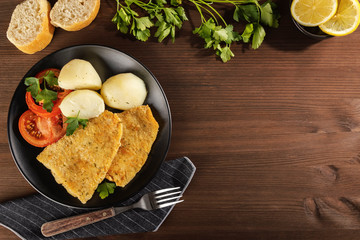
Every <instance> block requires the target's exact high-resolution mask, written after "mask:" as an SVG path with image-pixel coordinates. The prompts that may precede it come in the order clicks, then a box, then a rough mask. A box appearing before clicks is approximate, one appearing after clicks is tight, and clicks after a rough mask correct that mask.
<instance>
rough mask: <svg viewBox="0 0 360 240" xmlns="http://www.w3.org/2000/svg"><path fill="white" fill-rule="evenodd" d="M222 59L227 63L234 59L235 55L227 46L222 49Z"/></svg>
mask: <svg viewBox="0 0 360 240" xmlns="http://www.w3.org/2000/svg"><path fill="white" fill-rule="evenodd" d="M219 50H220V58H221V60H222V61H223V62H224V63H225V62H227V61H229V60H230V59H231V58H232V57H234V56H235V55H234V53H233V52H232V51H231V50H230V47H228V46H226V47H223V48H220V49H219Z"/></svg>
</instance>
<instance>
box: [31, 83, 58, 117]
mask: <svg viewBox="0 0 360 240" xmlns="http://www.w3.org/2000/svg"><path fill="white" fill-rule="evenodd" d="M56 99H57V92H54V91H51V90H49V89H46V88H44V89H43V90H42V91H41V92H39V94H38V95H37V96H36V98H35V100H36V102H40V101H43V108H44V109H45V110H46V111H48V112H51V111H52V108H53V107H54V103H53V102H52V101H55V100H56Z"/></svg>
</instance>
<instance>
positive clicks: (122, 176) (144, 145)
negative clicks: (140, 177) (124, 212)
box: [106, 106, 159, 187]
mask: <svg viewBox="0 0 360 240" xmlns="http://www.w3.org/2000/svg"><path fill="white" fill-rule="evenodd" d="M117 115H118V116H119V118H120V120H121V122H122V124H123V136H122V138H121V146H120V148H119V151H118V152H117V154H116V156H115V158H114V160H113V163H112V164H111V167H110V169H109V171H108V173H107V175H106V178H107V179H109V180H110V181H113V182H115V183H116V185H117V186H120V187H124V186H125V185H126V184H128V183H129V182H130V181H131V180H132V179H133V178H134V177H135V175H136V173H138V172H139V171H140V169H141V168H142V166H143V165H144V164H145V162H146V160H147V158H148V155H149V152H150V150H151V146H152V144H153V143H154V141H155V139H156V136H157V133H158V130H159V124H158V123H157V122H156V120H155V118H154V116H153V114H152V112H151V109H150V107H149V106H140V107H135V108H131V109H129V110H127V111H124V112H122V113H118V114H117Z"/></svg>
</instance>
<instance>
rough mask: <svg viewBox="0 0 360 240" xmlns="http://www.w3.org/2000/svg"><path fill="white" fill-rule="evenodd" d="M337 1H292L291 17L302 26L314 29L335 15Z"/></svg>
mask: <svg viewBox="0 0 360 240" xmlns="http://www.w3.org/2000/svg"><path fill="white" fill-rule="evenodd" d="M337 7H338V0H294V1H293V2H292V4H291V9H290V10H291V15H292V16H293V18H294V19H295V21H297V22H298V23H300V24H301V25H303V26H306V27H315V26H319V25H320V24H323V23H325V22H326V21H328V20H330V19H331V18H332V17H333V16H334V15H335V13H336V10H337Z"/></svg>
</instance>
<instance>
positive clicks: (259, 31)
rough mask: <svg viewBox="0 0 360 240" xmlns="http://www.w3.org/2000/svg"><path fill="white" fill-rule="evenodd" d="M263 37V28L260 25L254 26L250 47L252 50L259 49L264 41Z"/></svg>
mask: <svg viewBox="0 0 360 240" xmlns="http://www.w3.org/2000/svg"><path fill="white" fill-rule="evenodd" d="M265 35H266V33H265V30H264V28H263V26H261V25H260V24H255V25H254V35H253V39H252V44H251V47H252V48H253V49H257V48H259V47H260V45H261V43H262V42H263V41H264V38H265Z"/></svg>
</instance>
